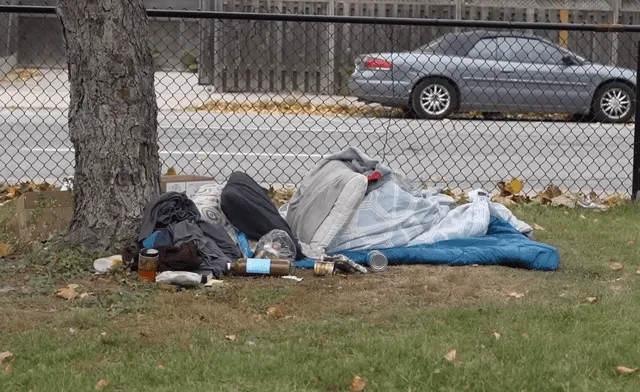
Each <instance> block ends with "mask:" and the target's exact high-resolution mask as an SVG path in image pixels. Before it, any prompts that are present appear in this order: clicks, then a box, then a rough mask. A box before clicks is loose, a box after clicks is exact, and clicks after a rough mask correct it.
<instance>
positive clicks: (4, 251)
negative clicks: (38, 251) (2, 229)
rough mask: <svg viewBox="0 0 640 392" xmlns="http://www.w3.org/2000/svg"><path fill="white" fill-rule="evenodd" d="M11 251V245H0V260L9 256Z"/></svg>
mask: <svg viewBox="0 0 640 392" xmlns="http://www.w3.org/2000/svg"><path fill="white" fill-rule="evenodd" d="M12 251H13V249H12V247H11V245H9V244H0V258H3V257H7V256H9V255H11V252H12Z"/></svg>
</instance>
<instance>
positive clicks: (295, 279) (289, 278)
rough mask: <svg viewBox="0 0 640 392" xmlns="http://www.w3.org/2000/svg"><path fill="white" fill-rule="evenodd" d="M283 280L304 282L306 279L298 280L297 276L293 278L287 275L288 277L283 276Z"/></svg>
mask: <svg viewBox="0 0 640 392" xmlns="http://www.w3.org/2000/svg"><path fill="white" fill-rule="evenodd" d="M281 278H282V279H288V280H294V281H296V282H302V280H303V279H304V278H298V277H297V276H293V275H286V276H282V277H281Z"/></svg>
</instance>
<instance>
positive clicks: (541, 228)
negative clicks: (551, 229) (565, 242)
mask: <svg viewBox="0 0 640 392" xmlns="http://www.w3.org/2000/svg"><path fill="white" fill-rule="evenodd" d="M532 227H533V230H538V231H544V227H542V226H540V225H539V224H537V223H534V224H533V226H532Z"/></svg>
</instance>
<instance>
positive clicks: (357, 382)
mask: <svg viewBox="0 0 640 392" xmlns="http://www.w3.org/2000/svg"><path fill="white" fill-rule="evenodd" d="M366 386H367V382H366V381H365V379H364V377H360V376H355V377H354V378H353V381H351V386H350V390H351V392H360V391H364V388H365V387H366Z"/></svg>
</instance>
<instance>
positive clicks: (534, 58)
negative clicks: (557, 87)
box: [500, 37, 563, 64]
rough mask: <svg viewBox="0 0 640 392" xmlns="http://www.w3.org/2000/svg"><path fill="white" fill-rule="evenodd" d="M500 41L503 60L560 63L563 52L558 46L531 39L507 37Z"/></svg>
mask: <svg viewBox="0 0 640 392" xmlns="http://www.w3.org/2000/svg"><path fill="white" fill-rule="evenodd" d="M503 40H504V41H503V42H501V43H500V49H501V50H500V52H502V54H503V58H502V59H501V60H504V61H512V62H517V63H535V64H559V63H560V62H561V61H562V57H563V53H562V51H561V50H560V49H558V48H557V47H555V46H553V45H550V44H547V43H546V42H543V41H540V40H537V39H529V38H516V37H505V38H503Z"/></svg>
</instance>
